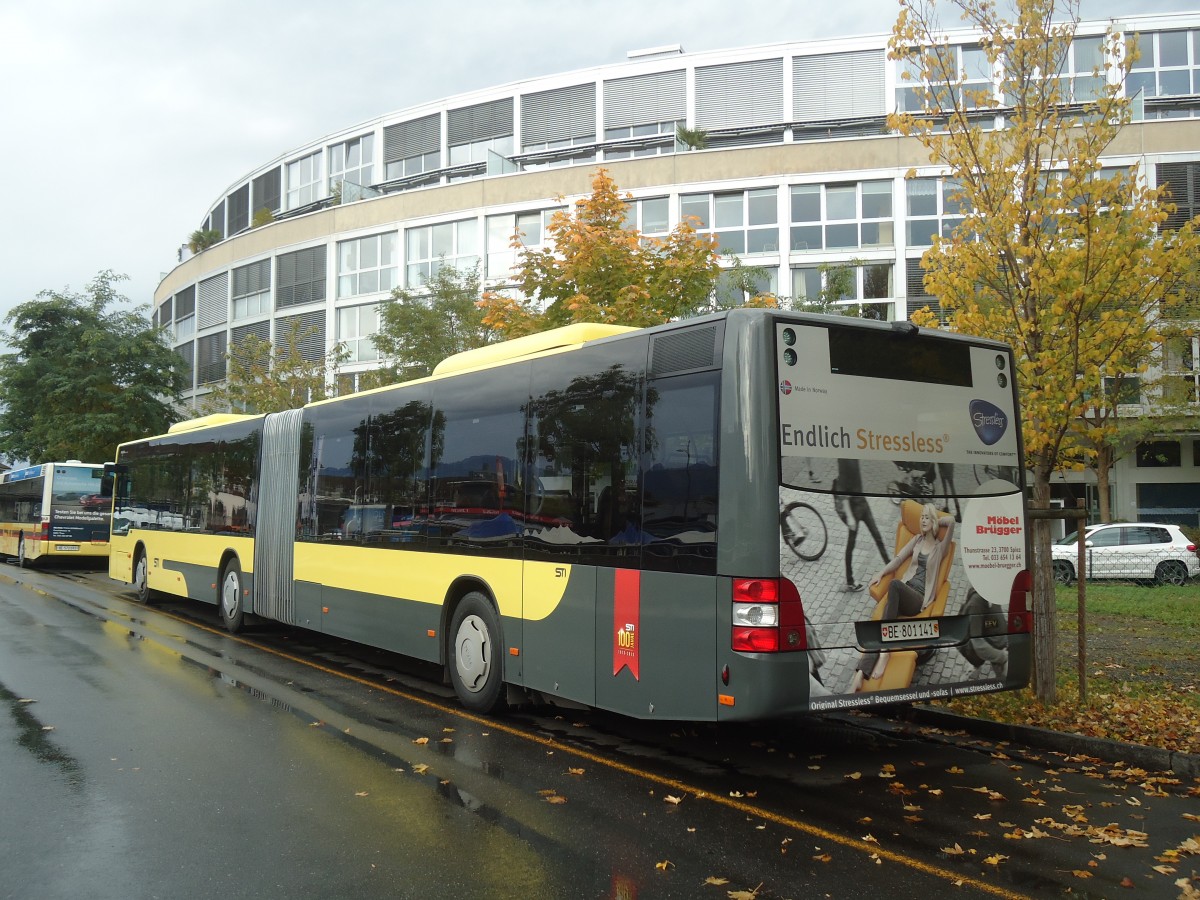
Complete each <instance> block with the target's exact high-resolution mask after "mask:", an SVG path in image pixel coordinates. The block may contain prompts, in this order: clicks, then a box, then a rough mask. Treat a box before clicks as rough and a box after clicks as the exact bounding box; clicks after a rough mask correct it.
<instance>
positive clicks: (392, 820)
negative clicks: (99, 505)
mask: <svg viewBox="0 0 1200 900" xmlns="http://www.w3.org/2000/svg"><path fill="white" fill-rule="evenodd" d="M215 622H216V616H215V610H213V609H211V608H205V607H202V606H199V605H195V604H182V603H181V604H165V605H164V606H162V607H160V608H145V607H140V606H138V605H136V604H134V603H132V602H130V600H129V599H128V596H127V595H126V594H124V593H122V592H121V590H120V589H119V587H118V586H116V585H114V584H113V583H112V582H109V581H108V580H107V578H105V577H104V576H103V575H101V574H98V573H97V574H93V575H86V574H79V573H75V574H74V575H73V576H72V577H68V578H63V577H58V576H55V575H54V574H52V573H46V572H32V573H27V572H18V571H17V570H14V569H7V570H5V571H3V572H0V707H2V708H3V710H4V712H3V713H2V714H0V785H3V788H0V790H2V791H3V803H4V808H5V810H21V811H22V814H21V815H19V816H14V815H11V814H6V815H5V817H4V819H3V822H4V824H3V827H2V829H0V871H3V872H4V873H5V879H4V881H3V889H2V890H0V896H5V897H8V896H11V897H27V896H42V897H67V896H71V897H77V896H89V897H105V896H112V897H118V896H120V897H154V896H181V895H191V896H197V895H202V896H215V895H218V894H220V895H224V896H230V897H239V896H245V897H284V896H289V897H292V896H331V895H335V894H336V895H350V896H362V897H372V896H392V897H416V896H422V897H424V896H455V897H510V896H511V897H532V896H537V897H614V898H634V897H637V898H646V897H705V896H710V897H713V898H716V900H723V898H725V897H726V896H729V895H730V892H737V891H743V892H747V895H748V896H749V895H754V896H757V897H760V898H767V897H807V896H830V897H857V896H864V895H869V894H872V893H875V892H879V893H880V894H881V895H886V896H887V897H889V898H900V897H923V896H929V895H935V896H940V895H942V894H944V893H946V892H947V890H948V889H949V888H950V887H951V886H953V885H957V887H955V890H956V891H957V892H959V893H961V894H962V895H964V896H1002V897H1013V896H1059V895H1061V894H1062V893H1063V891H1064V888H1065V887H1073V888H1074V889H1075V892H1076V893H1086V892H1087V891H1088V890H1091V891H1094V892H1095V895H1096V896H1102V895H1110V894H1111V893H1112V891H1113V889H1115V886H1116V885H1119V884H1120V881H1121V877H1122V875H1125V874H1129V873H1133V874H1134V875H1135V876H1136V878H1137V880H1138V883H1139V884H1140V885H1145V886H1146V887H1150V888H1151V889H1152V890H1154V889H1158V890H1163V889H1166V888H1167V887H1168V886H1169V884H1170V881H1169V880H1168V879H1167V878H1166V877H1165V876H1159V877H1158V880H1157V881H1152V879H1153V878H1154V875H1153V874H1152V871H1151V870H1150V868H1149V867H1150V865H1153V864H1154V863H1153V862H1152V857H1151V854H1152V852H1157V851H1161V849H1162V848H1163V847H1165V846H1167V845H1168V843H1169V841H1171V840H1174V839H1175V838H1176V832H1178V834H1179V835H1183V832H1184V831H1185V830H1186V820H1183V819H1182V818H1181V816H1180V814H1179V811H1178V810H1179V809H1188V808H1191V807H1189V806H1187V804H1188V803H1192V804H1194V800H1188V799H1186V798H1183V797H1181V796H1178V794H1171V793H1169V794H1168V796H1166V797H1156V798H1153V799H1148V798H1146V797H1145V795H1144V792H1141V791H1138V790H1131V789H1130V787H1129V785H1126V784H1122V785H1116V784H1112V783H1106V782H1103V781H1102V780H1100V779H1097V778H1094V777H1091V776H1090V774H1089V773H1087V772H1083V771H1078V772H1077V773H1074V774H1072V773H1068V772H1065V771H1064V770H1065V769H1067V768H1075V769H1082V766H1078V765H1076V766H1071V765H1068V764H1064V763H1062V761H1055V760H1047V761H1046V762H1042V761H1041V760H1040V759H1038V758H1036V757H1034V756H1032V755H1031V756H1028V757H1027V758H1024V759H1021V758H1017V753H1016V751H1015V750H1011V749H1010V752H1009V753H1006V754H999V753H998V752H997V751H995V750H989V749H988V748H983V749H980V748H973V747H969V746H963V742H954V741H949V742H948V741H938V740H931V739H929V738H928V737H927V736H925V735H922V734H920V733H918V732H916V731H912V730H906V729H900V728H897V727H894V726H888V725H887V724H886V723H881V722H879V721H877V720H868V719H866V718H849V719H832V718H831V719H827V718H813V719H807V720H802V721H800V722H789V723H778V724H774V725H765V726H758V727H748V726H738V727H718V726H712V725H683V724H664V723H638V722H633V721H630V720H625V719H620V718H619V717H613V716H606V715H601V714H596V713H593V712H590V711H583V710H580V711H560V712H558V713H556V712H555V711H553V710H547V709H536V710H527V711H518V712H516V713H513V714H511V715H509V716H507V717H504V718H496V719H487V718H479V717H476V716H472V715H470V714H468V713H465V712H464V711H462V710H461V709H460V708H458V706H457V705H456V704H455V702H454V700H453V698H452V695H451V692H450V691H449V689H448V688H443V687H442V686H441V685H440V684H439V682H438V680H437V678H438V673H437V672H436V671H431V670H430V669H428V668H419V667H414V666H412V665H409V664H405V663H404V662H403V661H402V660H399V659H398V658H396V657H393V656H390V655H388V654H381V653H377V652H375V651H369V650H364V649H363V648H358V647H353V646H350V645H347V644H345V643H343V642H338V641H327V640H324V639H322V638H321V637H319V636H314V635H308V634H305V633H301V632H296V631H291V630H287V629H284V628H278V627H269V628H262V629H259V630H257V631H253V632H251V633H250V634H249V635H248V636H247V637H246V638H244V639H243V638H233V637H230V636H228V635H225V634H223V633H221V632H220V631H219V629H218V628H217V627H216V625H215ZM1060 788H1061V790H1062V796H1061V797H1058V796H1056V795H1057V793H1058V792H1059V789H1060ZM997 797H998V799H997ZM1031 798H1032V799H1037V800H1040V802H1041V803H1042V806H1041V807H1040V808H1039V807H1037V806H1036V804H1034V803H1032V802H1030V800H1031ZM1067 798H1069V802H1070V803H1071V804H1076V805H1079V806H1080V807H1081V808H1086V809H1088V810H1091V811H1093V812H1092V815H1093V818H1094V819H1095V820H1097V821H1098V820H1100V819H1101V818H1102V817H1104V816H1108V817H1109V818H1108V821H1112V822H1118V821H1119V822H1120V824H1119V828H1121V829H1122V830H1125V831H1126V832H1127V831H1128V830H1130V829H1132V828H1133V826H1134V824H1135V823H1139V822H1140V824H1141V825H1142V826H1143V830H1146V831H1152V830H1153V829H1150V828H1148V827H1146V825H1147V822H1148V817H1149V816H1151V815H1155V814H1157V813H1159V812H1161V813H1162V819H1163V824H1162V826H1161V831H1160V832H1159V833H1157V834H1156V835H1155V838H1154V847H1155V848H1156V850H1151V849H1147V850H1137V849H1136V848H1119V849H1118V848H1116V847H1113V848H1111V849H1109V850H1108V854H1109V855H1110V856H1115V855H1116V854H1121V853H1125V852H1126V851H1127V850H1128V851H1129V852H1130V853H1131V854H1137V855H1136V856H1135V855H1130V856H1127V857H1126V858H1125V860H1123V861H1122V868H1121V869H1120V870H1118V869H1117V868H1116V867H1115V866H1114V865H1112V864H1111V863H1109V862H1107V861H1100V862H1097V861H1096V854H1097V853H1098V852H1100V851H1098V850H1097V847H1096V846H1095V845H1093V844H1091V843H1089V842H1088V841H1087V840H1086V839H1078V840H1068V839H1065V838H1062V836H1061V835H1060V836H1058V839H1056V840H1039V839H1034V838H1033V837H1032V836H1030V837H1025V838H1016V837H1014V836H1013V832H1019V831H1025V832H1029V830H1030V828H1032V827H1034V822H1035V820H1036V819H1038V818H1041V817H1054V818H1058V819H1062V818H1063V813H1062V812H1061V808H1062V807H1064V806H1066V805H1068V804H1067ZM1130 799H1138V803H1139V806H1138V807H1134V806H1132V805H1130V804H1129V802H1128V801H1129V800H1130ZM1103 804H1107V806H1104V805H1103ZM1131 814H1132V815H1136V816H1141V818H1140V819H1138V818H1132V817H1131ZM1085 815H1086V813H1085ZM1156 821H1157V820H1156ZM1168 821H1170V822H1173V823H1174V825H1173V826H1168V824H1167V822H1168ZM1181 822H1183V823H1185V824H1180V823H1181ZM1156 827H1158V826H1156ZM1040 828H1041V830H1042V831H1047V832H1048V831H1049V830H1050V826H1049V825H1042V826H1040ZM1180 839H1182V838H1180ZM956 846H957V847H958V848H959V851H955V847H956ZM1102 849H1103V848H1102ZM995 857H1003V859H996V858H995ZM1126 860H1127V863H1126ZM1090 863H1091V865H1089V864H1090ZM1089 870H1090V871H1092V872H1094V876H1093V877H1092V878H1091V879H1089V880H1090V883H1087V882H1084V881H1083V880H1081V879H1076V878H1075V877H1074V876H1073V875H1072V874H1071V873H1072V872H1073V871H1083V872H1084V873H1085V874H1087V873H1088V872H1089ZM755 891H757V894H754V892H755Z"/></svg>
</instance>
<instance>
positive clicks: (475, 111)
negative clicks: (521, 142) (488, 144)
mask: <svg viewBox="0 0 1200 900" xmlns="http://www.w3.org/2000/svg"><path fill="white" fill-rule="evenodd" d="M512 133H513V99H512V97H505V98H504V99H502V100H492V101H490V102H488V103H477V104H475V105H474V106H464V107H463V108H462V109H452V110H450V111H449V112H448V113H447V114H446V140H447V143H448V144H449V145H450V146H451V147H457V146H458V145H460V144H474V143H477V142H479V141H490V140H492V139H493V138H502V137H508V136H509V135H511V134H512Z"/></svg>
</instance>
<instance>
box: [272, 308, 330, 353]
mask: <svg viewBox="0 0 1200 900" xmlns="http://www.w3.org/2000/svg"><path fill="white" fill-rule="evenodd" d="M293 328H295V329H296V333H297V335H298V337H299V340H297V342H296V349H297V350H299V351H300V357H301V358H302V359H307V360H309V361H310V362H316V361H318V360H322V359H324V358H325V313H324V312H323V311H318V312H310V313H304V314H303V315H299V316H288V317H287V318H285V319H280V320H279V322H278V324H277V325H276V328H275V342H276V343H277V344H282V343H284V342H285V341H287V339H288V335H289V334H290V333H291V331H292V329H293Z"/></svg>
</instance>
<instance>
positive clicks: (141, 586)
mask: <svg viewBox="0 0 1200 900" xmlns="http://www.w3.org/2000/svg"><path fill="white" fill-rule="evenodd" d="M133 590H134V591H135V592H136V593H137V599H138V603H143V604H145V605H147V606H149V605H150V603H151V602H152V601H153V600H154V591H152V590H150V563H149V562H148V561H147V559H146V554H145V553H144V552H143V551H141V550H139V551H138V554H137V559H136V560H135V562H134V564H133Z"/></svg>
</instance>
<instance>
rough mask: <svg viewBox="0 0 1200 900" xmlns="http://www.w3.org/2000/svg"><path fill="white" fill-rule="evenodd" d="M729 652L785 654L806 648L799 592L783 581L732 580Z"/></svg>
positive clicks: (775, 579)
mask: <svg viewBox="0 0 1200 900" xmlns="http://www.w3.org/2000/svg"><path fill="white" fill-rule="evenodd" d="M733 649H734V650H739V651H741V652H743V653H786V652H792V651H795V650H806V649H808V642H807V641H806V640H805V636H804V607H803V605H802V604H801V603H800V592H799V591H797V590H796V586H795V585H794V584H792V583H791V582H790V581H789V580H788V579H786V578H735V579H734V581H733Z"/></svg>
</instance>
